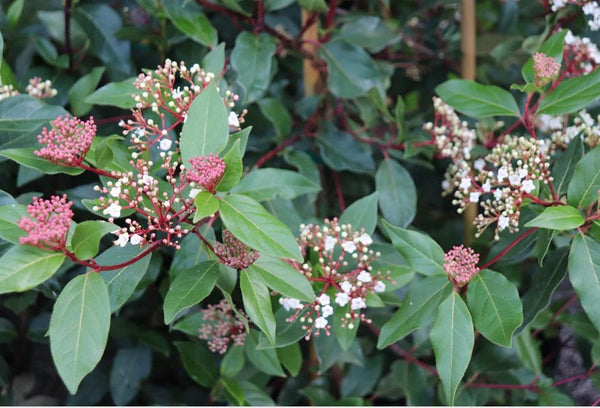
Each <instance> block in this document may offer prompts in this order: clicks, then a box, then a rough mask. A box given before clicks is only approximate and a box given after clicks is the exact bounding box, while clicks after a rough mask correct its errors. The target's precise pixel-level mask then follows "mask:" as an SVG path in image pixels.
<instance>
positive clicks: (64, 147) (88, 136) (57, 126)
mask: <svg viewBox="0 0 600 408" xmlns="http://www.w3.org/2000/svg"><path fill="white" fill-rule="evenodd" d="M94 136H96V125H95V124H94V118H93V117H90V119H88V120H87V121H85V122H83V121H81V120H80V119H78V118H76V117H69V115H66V116H65V117H64V118H63V117H62V116H59V117H58V118H56V119H55V120H54V121H53V122H52V129H51V130H50V131H48V129H46V128H44V129H42V133H41V134H40V135H38V141H39V142H40V144H43V145H45V146H44V147H42V148H41V149H39V150H36V151H35V152H34V153H35V155H36V156H38V157H41V158H44V159H46V160H48V161H51V162H52V163H56V164H61V165H65V166H74V167H76V166H79V165H81V163H82V162H83V160H84V159H85V155H86V154H87V152H88V150H89V149H90V146H91V145H92V140H93V139H94Z"/></svg>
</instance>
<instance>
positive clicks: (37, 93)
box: [0, 77, 58, 101]
mask: <svg viewBox="0 0 600 408" xmlns="http://www.w3.org/2000/svg"><path fill="white" fill-rule="evenodd" d="M25 92H26V93H27V94H29V95H31V96H33V97H34V98H38V99H45V98H52V97H54V96H56V94H57V93H58V92H57V90H56V89H54V88H52V81H50V80H48V79H47V80H45V81H44V80H43V79H42V78H40V77H33V78H31V79H30V80H29V84H28V85H27V87H26V88H25ZM20 94H21V92H19V91H18V90H17V89H15V88H14V87H13V86H12V85H10V84H5V85H3V84H2V82H1V81H0V101H1V100H3V99H6V98H10V97H11V96H16V95H20Z"/></svg>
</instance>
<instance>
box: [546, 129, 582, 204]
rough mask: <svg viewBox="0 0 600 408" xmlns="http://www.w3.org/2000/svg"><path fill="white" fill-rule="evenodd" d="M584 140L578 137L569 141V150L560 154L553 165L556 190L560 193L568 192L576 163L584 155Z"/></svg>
mask: <svg viewBox="0 0 600 408" xmlns="http://www.w3.org/2000/svg"><path fill="white" fill-rule="evenodd" d="M583 153H584V151H583V140H581V138H579V137H576V138H574V139H573V140H571V141H570V142H569V146H568V147H567V150H565V152H564V153H563V154H562V156H560V157H559V158H558V159H557V160H556V162H555V164H554V166H553V167H552V177H553V178H554V181H553V185H554V190H556V192H557V193H558V194H562V193H566V192H567V187H568V185H569V182H570V181H571V179H572V178H573V172H574V171H575V165H576V163H578V162H579V161H580V160H581V158H582V157H583Z"/></svg>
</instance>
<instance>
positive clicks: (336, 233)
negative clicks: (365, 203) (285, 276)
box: [280, 218, 390, 340]
mask: <svg viewBox="0 0 600 408" xmlns="http://www.w3.org/2000/svg"><path fill="white" fill-rule="evenodd" d="M300 231H301V232H300V238H299V239H298V243H299V246H300V248H301V251H302V252H303V254H304V255H305V259H311V260H314V261H306V262H303V263H300V262H295V261H290V264H291V265H292V266H293V267H294V268H295V269H296V270H297V271H298V272H300V273H302V274H303V275H304V276H306V278H307V279H308V281H309V282H311V283H312V285H313V287H314V288H315V290H316V294H315V298H314V300H313V301H312V302H310V303H306V304H301V303H300V302H293V300H292V299H290V298H282V299H280V303H281V305H282V306H283V307H284V308H285V309H286V310H287V311H293V312H294V313H293V314H292V315H291V316H290V317H289V318H288V321H294V320H296V319H300V321H301V322H302V323H303V326H302V327H303V329H304V330H306V336H305V338H306V339H307V340H308V339H310V337H311V336H313V335H314V336H318V335H319V334H320V332H321V331H324V332H325V333H326V334H327V335H329V334H330V329H331V327H332V325H334V324H336V325H339V326H340V327H343V328H344V327H345V328H348V329H353V328H354V326H355V324H358V323H359V322H360V321H361V320H364V321H369V319H368V318H367V317H366V316H365V314H364V309H366V307H367V302H366V299H367V296H369V295H372V294H374V293H380V292H383V291H384V290H385V287H386V286H385V283H384V282H383V281H385V280H390V278H389V272H385V273H382V272H379V271H375V270H374V269H373V267H372V266H371V263H372V262H373V261H374V260H376V259H377V258H378V257H379V255H380V254H379V253H378V252H375V251H373V250H372V249H370V245H371V244H372V243H373V239H372V238H371V236H370V235H369V234H367V233H366V232H364V230H362V229H361V230H359V231H355V230H353V229H352V226H351V225H350V224H346V225H340V224H339V223H338V220H337V218H334V219H333V220H325V225H322V226H321V225H312V224H309V225H301V226H300ZM336 311H337V313H336ZM334 319H337V320H338V321H336V320H334Z"/></svg>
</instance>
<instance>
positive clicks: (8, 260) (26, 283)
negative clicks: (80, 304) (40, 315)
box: [0, 245, 65, 293]
mask: <svg viewBox="0 0 600 408" xmlns="http://www.w3.org/2000/svg"><path fill="white" fill-rule="evenodd" d="M64 259H65V255H63V254H62V253H61V252H51V251H46V250H43V249H40V248H36V247H33V246H30V245H16V246H13V247H12V248H10V249H9V250H8V251H6V252H5V253H4V254H3V255H2V256H1V257H0V265H2V268H0V293H8V292H23V291H26V290H28V289H31V288H34V287H36V286H37V285H39V284H40V283H42V282H44V281H46V280H47V279H48V278H50V277H51V276H52V275H54V273H55V272H56V271H57V269H58V268H59V267H60V265H61V264H62V263H63V261H64Z"/></svg>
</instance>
